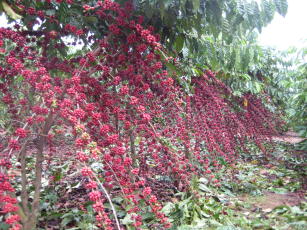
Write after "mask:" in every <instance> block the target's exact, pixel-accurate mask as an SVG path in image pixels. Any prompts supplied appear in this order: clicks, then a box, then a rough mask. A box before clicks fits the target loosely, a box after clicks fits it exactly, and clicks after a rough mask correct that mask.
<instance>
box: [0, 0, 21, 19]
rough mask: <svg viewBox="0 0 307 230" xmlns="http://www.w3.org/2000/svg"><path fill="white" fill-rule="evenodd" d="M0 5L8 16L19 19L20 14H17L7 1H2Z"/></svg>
mask: <svg viewBox="0 0 307 230" xmlns="http://www.w3.org/2000/svg"><path fill="white" fill-rule="evenodd" d="M2 7H3V10H4V11H5V12H6V13H7V15H8V16H10V17H11V18H12V19H14V20H17V19H21V18H22V16H20V15H19V14H17V13H16V12H15V11H14V10H13V9H12V8H11V7H10V6H9V5H8V4H7V3H6V1H2Z"/></svg>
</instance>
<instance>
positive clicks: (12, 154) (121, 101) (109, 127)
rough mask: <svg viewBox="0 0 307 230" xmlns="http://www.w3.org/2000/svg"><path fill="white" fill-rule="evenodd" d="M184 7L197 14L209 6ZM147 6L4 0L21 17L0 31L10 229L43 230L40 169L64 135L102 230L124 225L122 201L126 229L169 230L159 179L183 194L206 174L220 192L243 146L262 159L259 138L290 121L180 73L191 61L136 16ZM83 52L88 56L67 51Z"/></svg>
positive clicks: (5, 207) (0, 165)
mask: <svg viewBox="0 0 307 230" xmlns="http://www.w3.org/2000/svg"><path fill="white" fill-rule="evenodd" d="M123 2H124V3H123ZM144 2H147V3H149V2H150V1H144ZM159 2H160V4H163V3H162V2H163V1H159ZM166 2H176V1H166ZM185 2H186V7H187V8H188V4H190V3H191V2H193V6H194V7H196V8H192V9H191V10H192V11H191V12H193V10H194V11H195V10H198V8H197V7H201V6H202V5H203V4H204V3H205V2H206V1H185ZM196 2H198V5H194V4H197V3H196ZM210 2H211V1H210ZM213 2H216V1H213ZM221 2H223V4H226V2H227V4H228V1H221ZM229 2H230V1H229ZM264 2H267V1H264ZM269 2H270V4H271V3H272V1H269ZM275 2H280V3H284V1H275ZM140 3H141V1H118V2H116V1H111V0H104V1H74V0H66V1H64V0H56V1H51V0H49V1H29V0H26V1H14V2H13V1H1V4H2V9H3V11H5V12H6V13H7V14H8V15H9V16H10V17H11V18H13V19H19V21H18V20H17V21H15V24H14V26H12V27H10V28H3V27H1V28H0V63H1V67H0V90H1V91H0V99H1V104H0V106H1V109H2V110H3V111H5V112H4V113H3V114H4V115H3V116H4V118H3V122H2V124H1V128H2V129H3V132H4V135H3V137H2V136H1V140H0V156H1V160H0V170H1V171H0V202H1V206H0V212H1V214H3V215H4V216H5V218H4V219H5V223H6V224H8V225H10V229H16V230H17V229H27V230H30V229H35V228H36V226H37V221H38V217H39V215H40V198H41V194H42V175H43V173H44V172H43V170H44V164H45V163H46V161H47V160H48V162H49V163H50V162H51V161H52V160H53V158H54V156H55V155H56V148H55V145H56V142H57V141H60V140H61V139H63V134H66V135H69V136H71V137H72V140H73V144H72V145H71V147H70V148H71V149H72V152H73V154H71V155H69V156H67V157H69V158H70V160H71V161H73V162H74V165H75V166H76V168H77V169H78V172H79V174H80V175H81V176H82V178H83V179H82V181H83V182H84V183H83V186H84V187H85V189H86V191H87V195H88V199H89V200H90V201H91V204H92V209H93V213H94V215H95V221H96V223H95V225H96V226H97V228H99V229H123V225H122V221H120V220H119V215H118V213H117V210H116V208H115V205H114V201H113V200H112V197H113V196H117V197H121V199H122V201H121V208H122V209H123V210H125V211H126V212H127V213H128V214H129V217H130V220H129V221H126V222H127V225H129V226H130V227H131V228H132V227H134V228H136V229H144V228H150V229H167V228H170V227H171V223H170V221H169V220H168V218H167V217H166V216H165V214H164V213H163V212H162V211H161V209H162V203H161V201H160V200H159V197H158V196H157V193H156V192H155V191H154V189H155V188H154V187H153V186H152V183H151V182H152V181H155V180H158V178H161V177H163V178H167V179H168V181H169V184H170V186H173V187H174V188H176V189H177V190H179V191H187V190H188V189H189V186H190V181H191V180H192V179H193V178H194V177H195V176H199V177H204V178H207V180H208V181H209V183H211V184H212V185H214V186H217V187H219V186H221V184H220V183H221V181H220V179H217V178H215V173H216V172H218V171H219V169H220V168H221V167H222V164H229V165H234V164H235V162H236V160H237V159H238V157H239V152H240V151H243V150H244V151H248V146H247V145H246V143H247V142H253V143H255V144H256V146H257V147H258V148H259V149H260V150H261V151H262V152H263V153H266V149H265V147H264V145H263V141H265V140H267V138H268V137H269V136H270V135H273V134H276V133H277V132H278V130H277V129H278V128H279V127H280V126H281V125H282V124H283V122H282V121H281V120H280V119H279V118H278V117H277V115H276V114H275V113H272V112H271V111H269V110H268V109H267V107H266V106H264V104H263V102H265V103H269V100H268V99H267V98H265V97H264V98H261V97H260V96H257V95H255V94H252V93H251V92H244V93H243V94H241V95H237V94H234V92H233V90H232V89H231V88H230V87H229V86H227V85H226V84H225V83H223V81H221V79H219V77H218V76H219V75H218V74H217V73H216V72H214V71H212V70H210V69H209V68H198V70H197V71H195V72H194V74H190V75H186V73H187V72H186V71H185V70H183V71H182V72H180V71H181V70H182V63H184V60H182V63H179V61H178V60H180V58H182V57H180V58H179V59H177V57H176V56H174V52H173V51H172V50H168V49H167V48H166V47H167V44H166V43H167V42H166V40H165V39H166V38H165V35H164V34H163V33H160V34H159V33H157V32H159V29H161V28H160V27H158V26H156V28H155V27H154V26H152V25H150V20H149V17H148V18H144V17H143V16H142V15H141V16H139V14H140V12H142V10H141V9H142V8H140V7H142V5H141V4H140ZM200 4H202V5H200ZM212 4H213V3H212ZM229 4H230V3H229ZM253 4H254V3H253ZM267 4H268V3H267ZM276 4H277V3H276ZM150 6H152V5H150ZM211 7H213V6H211ZM276 7H277V10H278V11H280V12H281V13H282V14H284V10H283V9H282V8H279V6H277V5H276ZM243 8H244V7H243ZM163 9H164V8H163ZM168 9H170V8H168ZM244 9H245V8H244ZM255 9H256V8H255ZM184 12H185V13H187V14H190V11H189V9H187V10H186V11H184ZM244 12H245V11H244ZM244 12H243V11H242V12H241V11H240V12H239V13H244ZM202 13H203V12H202ZM202 13H200V16H201V14H202ZM161 17H162V16H161ZM236 17H237V16H236ZM79 18H81V19H80V20H78V19H79ZM193 20H194V19H193ZM212 20H213V19H212ZM248 22H249V23H250V22H251V21H248ZM259 23H260V22H259ZM153 24H154V23H153ZM154 25H155V24H154ZM255 26H260V24H259V25H255ZM161 35H162V36H161ZM177 42H178V41H177ZM177 42H176V43H175V45H176V46H177V47H178V46H179V45H178V44H177ZM76 45H79V46H80V47H82V48H81V49H82V51H81V52H77V53H75V54H74V55H69V48H71V47H72V46H76ZM177 51H178V52H179V51H180V52H181V50H180V49H179V48H178V50H177ZM184 68H188V67H187V65H185V66H184ZM180 73H182V74H180ZM29 157H31V158H32V159H35V164H34V166H33V165H30V163H29V161H28V159H29ZM49 163H48V164H49ZM93 163H96V167H94V166H93ZM97 165H98V166H97ZM97 167H98V168H97ZM16 168H19V169H20V171H21V174H20V175H14V174H13V173H12V172H13V171H14V170H15V169H16ZM31 170H33V171H34V174H35V175H34V178H31V177H29V171H31ZM52 179H53V178H50V181H52ZM18 185H20V186H18ZM32 188H33V189H32ZM144 214H151V215H152V217H153V220H154V221H151V222H150V223H148V222H147V220H146V219H145V218H144Z"/></svg>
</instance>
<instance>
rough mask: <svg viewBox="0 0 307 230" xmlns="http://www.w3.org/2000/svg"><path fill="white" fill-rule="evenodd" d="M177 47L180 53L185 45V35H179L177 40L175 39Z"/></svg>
mask: <svg viewBox="0 0 307 230" xmlns="http://www.w3.org/2000/svg"><path fill="white" fill-rule="evenodd" d="M174 45H175V49H176V51H177V52H178V53H180V52H181V50H182V48H183V45H184V36H183V35H179V36H178V37H177V38H176V40H175V43H174Z"/></svg>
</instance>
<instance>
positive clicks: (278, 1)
mask: <svg viewBox="0 0 307 230" xmlns="http://www.w3.org/2000/svg"><path fill="white" fill-rule="evenodd" d="M274 3H275V6H276V10H277V12H278V13H279V14H280V15H282V16H283V17H285V16H286V14H287V11H288V2H287V0H274Z"/></svg>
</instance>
